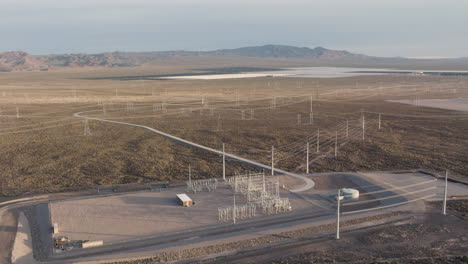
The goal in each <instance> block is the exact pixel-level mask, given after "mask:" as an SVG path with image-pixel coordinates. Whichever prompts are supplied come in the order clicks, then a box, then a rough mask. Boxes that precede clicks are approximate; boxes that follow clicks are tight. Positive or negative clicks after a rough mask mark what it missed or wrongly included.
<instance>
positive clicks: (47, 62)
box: [0, 45, 468, 72]
mask: <svg viewBox="0 0 468 264" xmlns="http://www.w3.org/2000/svg"><path fill="white" fill-rule="evenodd" d="M182 56H196V57H208V56H216V57H219V56H236V57H258V58H283V59H291V60H303V61H317V62H328V63H333V62H336V63H346V62H352V63H367V64H369V63H373V62H374V63H392V62H394V63H404V62H406V61H415V59H407V58H401V57H394V58H384V57H372V56H367V55H362V54H355V53H351V52H348V51H344V50H331V49H326V48H322V47H317V48H313V49H311V48H307V47H302V48H300V47H293V46H285V45H264V46H253V47H243V48H237V49H220V50H214V51H199V52H197V51H155V52H108V53H99V54H83V53H80V54H62V55H39V56H36V55H30V54H28V53H26V52H22V51H12V52H2V53H0V72H11V71H46V70H49V69H50V68H54V67H129V66H140V65H144V64H152V63H158V62H161V60H165V59H170V58H177V57H182ZM439 60H444V59H439ZM445 60H457V61H458V60H464V61H467V62H468V58H460V59H445Z"/></svg>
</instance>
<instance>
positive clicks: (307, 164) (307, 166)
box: [306, 142, 309, 174]
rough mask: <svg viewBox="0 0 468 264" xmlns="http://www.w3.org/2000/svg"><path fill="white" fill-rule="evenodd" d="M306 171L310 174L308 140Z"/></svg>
mask: <svg viewBox="0 0 468 264" xmlns="http://www.w3.org/2000/svg"><path fill="white" fill-rule="evenodd" d="M306 172H307V174H309V142H307V158H306Z"/></svg>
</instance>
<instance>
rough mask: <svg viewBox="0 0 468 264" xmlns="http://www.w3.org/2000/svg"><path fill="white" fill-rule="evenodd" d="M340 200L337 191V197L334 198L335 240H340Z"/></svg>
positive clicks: (339, 193) (339, 191) (339, 194)
mask: <svg viewBox="0 0 468 264" xmlns="http://www.w3.org/2000/svg"><path fill="white" fill-rule="evenodd" d="M340 200H341V189H338V196H336V201H337V206H336V239H340Z"/></svg>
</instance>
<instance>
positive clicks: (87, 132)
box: [83, 118, 91, 136]
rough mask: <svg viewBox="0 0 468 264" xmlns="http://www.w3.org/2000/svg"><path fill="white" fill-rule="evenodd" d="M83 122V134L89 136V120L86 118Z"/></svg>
mask: <svg viewBox="0 0 468 264" xmlns="http://www.w3.org/2000/svg"><path fill="white" fill-rule="evenodd" d="M84 123H85V125H84V133H83V134H84V135H85V136H91V130H90V129H89V122H88V119H87V118H86V119H85V120H84Z"/></svg>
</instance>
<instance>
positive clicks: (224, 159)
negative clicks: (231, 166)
mask: <svg viewBox="0 0 468 264" xmlns="http://www.w3.org/2000/svg"><path fill="white" fill-rule="evenodd" d="M223 180H224V181H226V152H225V151H224V143H223Z"/></svg>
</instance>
